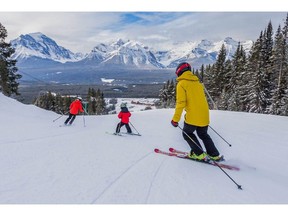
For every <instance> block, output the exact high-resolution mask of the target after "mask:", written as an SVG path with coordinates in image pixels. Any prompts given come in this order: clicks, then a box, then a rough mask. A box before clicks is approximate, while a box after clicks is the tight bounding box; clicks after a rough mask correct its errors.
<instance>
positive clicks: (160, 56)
mask: <svg viewBox="0 0 288 216" xmlns="http://www.w3.org/2000/svg"><path fill="white" fill-rule="evenodd" d="M11 43H12V45H13V47H14V48H15V50H16V52H15V54H14V56H13V58H16V59H17V67H18V69H19V72H20V74H21V75H22V79H21V80H20V82H21V81H23V82H24V81H28V82H31V81H35V80H37V81H39V80H41V81H42V82H50V83H51V82H52V83H63V84H64V83H65V84H67V83H70V84H71V83H77V84H80V83H81V84H87V83H101V78H106V79H115V80H118V82H119V83H120V82H122V83H162V82H166V81H167V80H169V79H171V78H172V77H173V76H174V73H173V74H172V73H171V70H174V69H175V68H176V67H177V65H178V64H179V63H180V62H183V61H188V62H189V63H191V64H192V67H193V68H195V69H197V68H200V67H201V65H202V64H204V65H208V64H213V63H214V62H215V61H216V58H217V55H218V52H219V50H220V48H221V46H222V44H225V46H226V48H227V51H228V53H227V56H228V58H231V57H232V56H233V54H234V52H235V50H236V48H237V46H238V42H236V41H234V40H233V39H232V38H226V39H224V40H223V41H219V42H211V41H208V40H202V41H199V42H195V41H194V42H192V41H187V42H178V43H174V44H172V45H171V46H168V47H169V48H167V50H162V51H159V50H155V49H153V47H148V46H146V45H144V44H142V43H141V42H138V41H133V40H126V41H125V40H123V39H118V40H116V41H114V42H111V43H99V44H97V45H96V46H95V47H93V49H92V50H91V52H90V53H88V54H80V53H76V54H75V53H72V52H71V51H69V50H68V49H65V48H63V47H61V46H59V45H57V43H56V42H55V41H54V40H52V39H51V38H49V37H47V36H45V35H44V34H42V33H32V34H27V35H21V36H20V37H19V38H17V39H15V40H13V41H11ZM242 44H243V46H244V49H246V50H248V49H249V48H250V47H251V45H252V41H247V42H242ZM135 73H137V76H133V74H135ZM131 75H132V76H131Z"/></svg>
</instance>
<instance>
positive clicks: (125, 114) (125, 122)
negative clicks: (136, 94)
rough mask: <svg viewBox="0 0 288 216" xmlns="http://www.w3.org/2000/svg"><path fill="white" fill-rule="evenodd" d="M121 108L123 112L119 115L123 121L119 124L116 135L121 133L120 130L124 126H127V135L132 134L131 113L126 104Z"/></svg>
mask: <svg viewBox="0 0 288 216" xmlns="http://www.w3.org/2000/svg"><path fill="white" fill-rule="evenodd" d="M120 107H121V111H120V112H119V114H118V118H120V119H121V122H119V123H118V124H117V127H116V134H118V133H120V129H121V127H122V126H123V125H125V127H126V129H127V133H132V131H131V128H130V126H129V118H130V116H131V113H130V112H129V110H128V108H127V106H126V103H122V104H121V106H120Z"/></svg>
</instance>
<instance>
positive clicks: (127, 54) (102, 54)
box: [82, 39, 164, 69]
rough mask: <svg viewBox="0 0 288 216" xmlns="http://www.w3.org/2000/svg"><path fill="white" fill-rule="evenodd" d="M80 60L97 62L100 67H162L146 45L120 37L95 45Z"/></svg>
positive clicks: (91, 62)
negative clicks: (107, 42)
mask: <svg viewBox="0 0 288 216" xmlns="http://www.w3.org/2000/svg"><path fill="white" fill-rule="evenodd" d="M82 62H85V63H86V64H99V66H100V67H101V66H102V67H109V66H113V67H118V68H119V67H122V68H123V67H124V68H125V67H127V68H131V67H132V68H139V69H145V68H146V69H147V68H148V69H149V68H150V69H153V68H154V69H155V68H164V66H163V65H162V64H161V63H159V62H158V61H157V59H156V58H155V56H154V54H153V53H152V52H151V51H150V50H149V48H148V47H147V46H144V45H143V44H141V43H140V42H137V41H126V42H125V41H123V40H122V39H118V40H117V41H116V42H112V43H111V44H103V43H101V44H99V45H97V46H95V47H94V48H93V49H92V51H91V52H90V53H89V54H88V55H87V57H86V58H84V59H83V60H82Z"/></svg>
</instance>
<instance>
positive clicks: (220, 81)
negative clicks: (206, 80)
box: [209, 44, 226, 104]
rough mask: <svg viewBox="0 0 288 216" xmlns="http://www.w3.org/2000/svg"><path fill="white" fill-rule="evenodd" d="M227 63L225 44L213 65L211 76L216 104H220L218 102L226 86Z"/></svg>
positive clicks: (212, 91) (211, 88)
mask: <svg viewBox="0 0 288 216" xmlns="http://www.w3.org/2000/svg"><path fill="white" fill-rule="evenodd" d="M225 61H226V48H225V46H224V44H223V45H222V47H221V49H220V51H219V54H218V57H217V60H216V62H215V64H214V65H213V68H212V71H211V76H210V81H211V83H210V88H209V91H210V94H211V97H212V98H213V100H214V101H215V103H216V104H217V103H218V100H219V98H220V96H221V93H222V91H223V89H224V85H225V78H224V76H225Z"/></svg>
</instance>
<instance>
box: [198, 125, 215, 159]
mask: <svg viewBox="0 0 288 216" xmlns="http://www.w3.org/2000/svg"><path fill="white" fill-rule="evenodd" d="M196 131H197V135H198V136H199V138H200V139H201V140H202V141H203V144H204V145H205V148H206V151H207V154H208V155H210V156H212V157H214V156H218V155H219V151H218V150H217V148H216V147H215V144H214V142H213V140H212V139H211V137H210V136H209V134H208V133H207V132H208V126H206V127H197V129H196Z"/></svg>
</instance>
